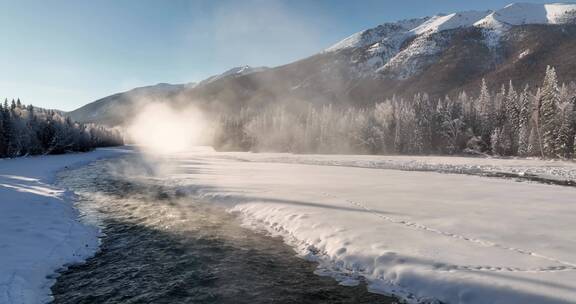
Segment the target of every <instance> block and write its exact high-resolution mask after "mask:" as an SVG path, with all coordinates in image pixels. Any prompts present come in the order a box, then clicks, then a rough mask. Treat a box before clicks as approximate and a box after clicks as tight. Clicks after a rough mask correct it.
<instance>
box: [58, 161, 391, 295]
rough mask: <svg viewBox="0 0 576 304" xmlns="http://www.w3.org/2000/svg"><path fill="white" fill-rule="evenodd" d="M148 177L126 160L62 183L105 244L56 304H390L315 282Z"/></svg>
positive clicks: (362, 289)
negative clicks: (70, 192)
mask: <svg viewBox="0 0 576 304" xmlns="http://www.w3.org/2000/svg"><path fill="white" fill-rule="evenodd" d="M130 167H132V168H140V169H138V170H136V171H137V174H136V173H134V170H133V169H130V170H128V169H126V168H130ZM119 168H124V169H119ZM149 171H151V170H148V169H146V168H145V166H144V165H143V164H142V163H141V162H139V161H137V160H136V157H135V156H129V157H125V158H123V159H115V160H105V161H98V162H95V163H93V164H91V165H89V166H85V167H82V168H79V169H75V170H69V171H66V172H63V173H61V174H60V177H59V184H60V186H62V187H66V188H69V189H70V190H72V191H74V192H75V193H77V195H78V203H77V207H78V208H79V210H80V212H81V214H82V215H83V218H84V220H86V221H87V222H91V223H95V224H98V225H100V227H101V228H102V232H103V235H102V246H101V251H100V252H99V253H98V254H97V255H96V256H95V257H93V258H91V259H89V260H88V261H87V262H86V263H84V264H81V265H73V266H70V267H68V269H67V270H64V271H62V272H61V275H60V277H59V278H58V280H57V283H56V284H55V285H54V287H53V288H52V291H53V295H54V303H74V304H78V303H395V302H396V301H395V300H394V299H392V298H388V297H385V296H382V295H377V294H373V293H369V292H367V291H366V286H365V284H361V285H359V286H355V287H345V286H340V285H338V283H337V282H336V281H334V280H333V279H332V278H329V277H321V276H318V275H315V274H314V270H315V267H316V265H315V264H314V263H312V262H309V261H306V260H304V259H302V258H299V257H297V256H296V253H295V252H294V250H293V249H292V248H290V247H289V246H287V245H285V244H284V243H283V241H282V240H281V239H279V238H274V237H270V236H267V235H265V234H263V233H259V232H255V231H252V230H248V229H246V228H243V227H242V226H241V225H240V221H239V220H238V219H237V218H236V217H235V216H234V215H231V214H229V213H227V212H226V211H225V210H223V209H222V208H220V207H217V206H213V205H210V204H205V203H199V202H196V201H194V200H193V199H192V198H190V197H186V195H185V194H183V193H181V192H179V191H178V190H177V189H174V187H171V186H170V185H168V183H166V182H165V181H163V179H162V178H161V177H158V176H157V175H154V174H152V173H151V172H149ZM142 172H145V174H142Z"/></svg>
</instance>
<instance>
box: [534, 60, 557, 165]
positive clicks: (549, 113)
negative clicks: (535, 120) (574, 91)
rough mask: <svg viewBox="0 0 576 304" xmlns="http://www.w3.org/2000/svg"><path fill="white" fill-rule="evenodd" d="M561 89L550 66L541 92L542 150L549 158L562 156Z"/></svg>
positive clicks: (554, 71)
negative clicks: (560, 135) (560, 132)
mask: <svg viewBox="0 0 576 304" xmlns="http://www.w3.org/2000/svg"><path fill="white" fill-rule="evenodd" d="M559 99H560V89H559V88H558V81H557V77H556V70H555V69H554V68H553V67H550V66H548V67H547V68H546V76H545V77H544V83H543V85H542V88H541V92H540V102H539V104H540V123H539V125H540V133H541V134H540V136H541V140H542V150H543V152H544V155H545V156H547V157H556V156H558V155H559V154H560V150H559V143H558V130H559V127H560V124H559V119H558V118H559V114H558V113H559V111H558V104H559V102H560V100H559Z"/></svg>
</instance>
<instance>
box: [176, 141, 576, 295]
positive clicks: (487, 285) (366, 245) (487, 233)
mask: <svg viewBox="0 0 576 304" xmlns="http://www.w3.org/2000/svg"><path fill="white" fill-rule="evenodd" d="M279 156H281V157H288V158H300V160H299V161H302V159H303V160H304V161H305V162H306V163H308V164H295V163H291V164H285V163H275V162H270V159H271V158H278V157H279ZM331 157H332V158H333V159H334V161H346V162H353V161H355V160H354V158H355V156H342V157H339V156H331ZM317 158H318V157H317V156H291V155H267V154H250V153H237V154H236V153H227V154H225V155H223V154H219V153H208V152H199V153H190V154H182V155H178V156H177V157H174V158H173V159H172V162H173V163H176V164H177V165H176V167H177V169H178V170H176V171H174V172H176V173H174V174H172V175H171V176H170V177H169V178H168V179H167V181H166V182H167V183H169V184H172V185H179V187H181V191H187V192H188V193H189V194H191V195H195V196H197V197H199V198H202V199H205V200H209V201H213V202H218V203H221V204H223V205H224V206H226V207H227V208H229V210H231V211H233V212H237V213H239V214H241V215H242V218H243V219H244V220H245V222H246V224H247V225H250V226H253V227H256V228H260V229H262V228H263V229H266V230H267V231H269V232H271V233H274V234H279V235H282V236H284V237H285V238H286V239H287V240H288V241H289V242H291V243H292V244H294V245H295V246H297V247H298V248H299V249H300V250H302V253H304V254H308V255H310V256H312V257H313V258H315V259H318V261H319V262H320V263H321V268H320V269H319V272H321V273H324V274H331V275H335V276H340V279H342V280H343V283H345V284H354V278H356V277H364V278H366V279H368V281H369V282H370V288H372V289H373V290H375V291H380V292H385V293H393V294H396V295H399V296H401V297H403V298H405V299H407V300H409V301H411V302H418V301H421V300H425V299H438V300H441V301H443V302H447V303H570V302H574V301H576V285H575V284H574V282H576V260H575V258H576V256H575V255H574V252H576V242H575V241H574V240H575V239H576V234H575V233H576V232H575V229H574V222H576V200H575V199H574V198H575V197H576V189H574V188H572V187H561V186H552V185H543V184H535V183H518V182H515V181H513V180H506V179H495V178H484V177H477V176H466V175H457V174H440V173H432V172H406V171H398V170H373V169H368V168H358V167H346V166H325V165H314V164H313V162H315V161H317ZM339 158H340V159H339ZM357 158H358V159H359V160H358V161H363V158H364V157H363V156H358V157H357ZM457 160H458V162H460V163H462V164H460V165H466V164H465V163H464V161H465V160H466V159H463V158H458V159H457ZM478 161H479V160H476V159H471V163H472V165H475V164H474V162H478ZM482 161H484V162H486V165H487V166H488V165H490V161H489V160H482ZM522 162H523V163H522V165H524V166H526V165H529V164H530V160H524V161H522ZM494 164H498V163H497V162H494ZM555 164H558V162H556V163H555ZM535 165H536V166H539V163H538V162H536V163H535ZM566 170H567V171H569V170H572V168H568V169H566ZM342 274H347V276H346V275H345V276H341V275H342Z"/></svg>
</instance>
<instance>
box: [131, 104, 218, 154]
mask: <svg viewBox="0 0 576 304" xmlns="http://www.w3.org/2000/svg"><path fill="white" fill-rule="evenodd" d="M210 129H211V128H210V127H209V124H208V121H207V120H206V119H205V117H204V115H203V114H202V112H201V111H199V110H197V109H194V108H191V107H188V108H186V109H174V108H172V107H170V106H168V105H166V104H163V103H151V104H148V105H146V106H145V107H144V108H143V109H142V111H140V112H139V113H138V114H137V115H136V117H135V119H134V120H133V122H132V123H131V124H130V126H129V127H128V129H127V131H128V136H129V139H130V140H131V141H132V142H133V143H135V144H136V145H138V146H139V147H141V148H142V149H143V150H144V151H145V152H147V153H151V154H171V153H178V152H184V151H187V150H189V149H191V148H192V147H194V146H198V145H202V144H206V142H207V141H208V139H209V137H210Z"/></svg>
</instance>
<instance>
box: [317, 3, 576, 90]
mask: <svg viewBox="0 0 576 304" xmlns="http://www.w3.org/2000/svg"><path fill="white" fill-rule="evenodd" d="M575 20H576V4H568V3H554V4H534V3H515V4H510V5H508V6H506V7H504V8H503V9H500V10H497V11H467V12H458V13H452V14H440V15H436V16H433V17H425V18H421V19H411V20H403V21H399V22H396V23H386V24H383V25H380V26H378V27H376V28H373V29H368V30H365V31H362V32H359V33H356V34H354V35H352V36H350V37H348V38H346V39H344V40H342V41H340V42H338V43H336V44H335V45H333V46H331V47H329V48H327V49H326V50H325V51H324V53H338V52H354V51H355V52H354V54H353V56H352V60H353V66H354V70H355V71H356V72H357V73H359V74H360V75H366V74H371V73H378V74H380V75H386V76H390V77H394V78H396V79H407V78H409V77H411V76H413V75H415V74H418V73H419V72H421V71H422V70H423V69H425V68H426V67H427V66H428V65H430V64H431V63H433V62H434V60H435V58H436V57H437V55H439V54H441V53H442V52H443V51H445V50H446V49H448V48H449V47H450V46H451V43H450V42H451V38H452V37H451V36H452V35H454V34H457V33H458V31H457V30H465V29H468V30H472V31H473V30H474V29H480V30H482V36H483V37H482V38H483V39H481V41H482V42H483V43H484V44H485V45H486V46H487V47H489V48H497V47H499V46H500V43H501V42H502V39H504V38H505V35H506V34H507V33H508V32H509V31H510V30H512V29H513V28H514V27H516V26H520V25H552V24H553V25H558V24H572V23H574V21H575Z"/></svg>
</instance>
